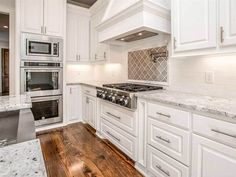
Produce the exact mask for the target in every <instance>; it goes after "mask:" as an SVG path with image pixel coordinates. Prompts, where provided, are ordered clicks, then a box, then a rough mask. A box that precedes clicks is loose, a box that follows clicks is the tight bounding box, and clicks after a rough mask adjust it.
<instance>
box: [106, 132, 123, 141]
mask: <svg viewBox="0 0 236 177" xmlns="http://www.w3.org/2000/svg"><path fill="white" fill-rule="evenodd" d="M106 132H107V134H108V135H110V136H111V137H112V138H114V139H115V140H117V141H119V142H120V139H119V138H117V137H115V136H114V135H113V134H111V133H110V132H109V131H106Z"/></svg>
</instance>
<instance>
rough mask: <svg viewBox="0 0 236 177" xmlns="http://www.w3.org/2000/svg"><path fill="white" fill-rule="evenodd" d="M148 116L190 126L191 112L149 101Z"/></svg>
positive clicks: (183, 126) (179, 125) (181, 125)
mask: <svg viewBox="0 0 236 177" xmlns="http://www.w3.org/2000/svg"><path fill="white" fill-rule="evenodd" d="M147 109H148V116H150V117H153V118H155V119H157V120H161V121H163V122H167V123H169V124H173V125H176V126H178V127H181V128H185V129H189V128H190V121H191V119H190V113H189V112H186V111H182V110H178V109H173V108H169V107H165V106H160V105H157V104H153V103H148V107H147Z"/></svg>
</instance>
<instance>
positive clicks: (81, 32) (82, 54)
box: [77, 14, 90, 61]
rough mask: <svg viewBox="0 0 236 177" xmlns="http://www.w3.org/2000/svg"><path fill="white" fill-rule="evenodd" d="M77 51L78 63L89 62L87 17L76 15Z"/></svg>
mask: <svg viewBox="0 0 236 177" xmlns="http://www.w3.org/2000/svg"><path fill="white" fill-rule="evenodd" d="M77 19H78V21H77V25H78V26H77V33H78V36H77V51H78V53H77V54H78V59H79V61H89V34H90V33H89V25H90V20H89V17H87V16H83V15H80V14H79V15H78V17H77Z"/></svg>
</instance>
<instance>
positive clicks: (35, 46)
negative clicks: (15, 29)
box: [21, 33, 63, 62]
mask: <svg viewBox="0 0 236 177" xmlns="http://www.w3.org/2000/svg"><path fill="white" fill-rule="evenodd" d="M21 35H22V36H21V60H30V61H52V62H61V61H62V60H63V40H62V39H61V38H56V37H50V36H45V35H37V34H30V33H22V34H21Z"/></svg>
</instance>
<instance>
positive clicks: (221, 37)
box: [220, 26, 224, 43]
mask: <svg viewBox="0 0 236 177" xmlns="http://www.w3.org/2000/svg"><path fill="white" fill-rule="evenodd" d="M220 42H221V43H223V42H224V27H223V26H221V27H220Z"/></svg>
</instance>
